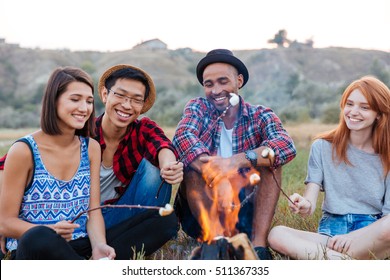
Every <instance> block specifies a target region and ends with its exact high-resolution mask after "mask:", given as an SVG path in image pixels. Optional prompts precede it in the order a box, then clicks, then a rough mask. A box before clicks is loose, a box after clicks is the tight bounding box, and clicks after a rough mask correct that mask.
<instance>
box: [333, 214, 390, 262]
mask: <svg viewBox="0 0 390 280" xmlns="http://www.w3.org/2000/svg"><path fill="white" fill-rule="evenodd" d="M340 237H345V238H349V239H350V240H351V245H350V247H349V249H348V250H347V254H348V255H350V256H352V257H353V258H357V259H384V258H388V257H390V215H387V216H385V217H383V218H381V219H379V220H378V221H376V222H375V223H372V224H371V225H369V226H367V227H364V228H361V229H359V230H356V231H353V232H350V233H348V234H344V235H342V236H340ZM335 238H337V236H336V237H335ZM331 243H332V241H330V245H331Z"/></svg>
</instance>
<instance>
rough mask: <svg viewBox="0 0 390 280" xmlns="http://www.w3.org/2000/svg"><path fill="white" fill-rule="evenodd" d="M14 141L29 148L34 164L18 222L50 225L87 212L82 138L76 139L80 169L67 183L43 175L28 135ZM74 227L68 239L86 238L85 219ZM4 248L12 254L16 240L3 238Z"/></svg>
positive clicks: (85, 153)
mask: <svg viewBox="0 0 390 280" xmlns="http://www.w3.org/2000/svg"><path fill="white" fill-rule="evenodd" d="M18 141H22V142H25V143H26V144H28V145H29V146H30V149H31V151H32V154H33V161H34V175H33V178H32V181H31V183H30V184H29V185H28V186H27V188H26V190H25V193H24V195H23V199H22V204H21V207H20V212H19V218H20V219H22V220H24V221H27V222H30V223H33V224H41V225H50V224H55V223H57V222H59V221H62V220H71V219H72V218H73V217H75V216H76V215H77V214H79V213H80V212H82V211H84V210H87V209H88V207H89V197H90V165H89V157H88V142H87V139H86V138H84V137H80V142H81V148H80V154H81V157H80V165H79V167H78V170H77V172H76V174H75V175H74V176H73V178H72V179H71V180H69V181H63V180H59V179H57V178H55V177H54V176H53V175H51V174H50V173H49V172H48V171H47V169H46V167H45V165H44V164H43V162H42V158H41V155H40V153H39V150H38V146H37V143H36V142H35V140H34V138H33V136H32V135H27V136H25V137H23V138H21V139H19V140H18ZM75 223H78V224H80V227H79V228H76V229H75V230H74V232H73V235H72V239H77V238H80V237H84V236H87V230H86V223H87V215H86V214H84V215H82V216H81V217H80V218H78V219H77V220H76V221H75ZM7 248H8V250H11V251H12V250H15V249H16V248H17V240H16V239H13V238H7Z"/></svg>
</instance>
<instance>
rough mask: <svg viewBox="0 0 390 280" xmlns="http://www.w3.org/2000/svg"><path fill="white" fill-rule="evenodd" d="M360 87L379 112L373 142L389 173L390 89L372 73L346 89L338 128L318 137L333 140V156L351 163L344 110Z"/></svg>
mask: <svg viewBox="0 0 390 280" xmlns="http://www.w3.org/2000/svg"><path fill="white" fill-rule="evenodd" d="M356 89H358V90H359V91H360V92H361V93H362V94H363V95H364V97H365V98H366V99H367V102H368V104H369V105H370V107H371V109H372V110H373V111H375V112H377V113H378V116H379V118H378V119H377V120H376V121H375V123H374V127H373V130H372V139H373V141H372V143H373V148H374V151H375V153H377V154H379V156H380V158H381V161H382V165H383V170H384V172H385V175H386V174H387V173H389V171H390V156H389V155H390V119H389V117H390V90H389V88H388V87H387V86H386V85H385V84H384V83H382V82H381V81H380V80H378V79H377V78H375V77H372V76H364V77H362V78H360V79H358V80H356V81H353V82H352V83H351V84H350V85H349V86H348V87H347V88H346V89H345V90H344V93H343V95H342V97H341V101H340V108H341V112H340V119H339V125H338V126H337V128H335V129H334V130H331V131H329V132H325V133H322V134H320V135H318V136H316V137H315V138H316V139H319V138H320V139H324V140H326V141H329V142H330V143H332V150H333V158H335V157H336V158H337V159H338V161H339V162H341V161H344V162H345V163H346V164H351V163H350V162H349V161H348V158H347V145H348V140H349V135H350V130H349V129H348V127H347V125H346V123H345V121H344V112H343V109H344V107H345V104H346V102H347V99H348V97H349V95H350V94H351V92H352V91H354V90H356Z"/></svg>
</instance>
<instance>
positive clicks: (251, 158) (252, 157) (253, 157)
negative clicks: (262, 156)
mask: <svg viewBox="0 0 390 280" xmlns="http://www.w3.org/2000/svg"><path fill="white" fill-rule="evenodd" d="M245 158H246V159H247V160H249V162H250V163H251V165H252V166H253V167H254V168H256V167H257V154H256V153H255V152H254V151H251V150H249V151H246V152H245Z"/></svg>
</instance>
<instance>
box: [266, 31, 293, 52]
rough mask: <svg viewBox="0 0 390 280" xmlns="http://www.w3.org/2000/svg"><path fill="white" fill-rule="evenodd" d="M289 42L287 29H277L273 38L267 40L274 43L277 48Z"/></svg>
mask: <svg viewBox="0 0 390 280" xmlns="http://www.w3.org/2000/svg"><path fill="white" fill-rule="evenodd" d="M290 42H291V41H290V40H289V39H287V31H286V30H284V29H281V30H279V31H278V33H276V34H275V36H274V38H273V39H269V40H268V43H270V44H276V45H277V46H278V48H284V47H285V46H286V45H288V44H290Z"/></svg>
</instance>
